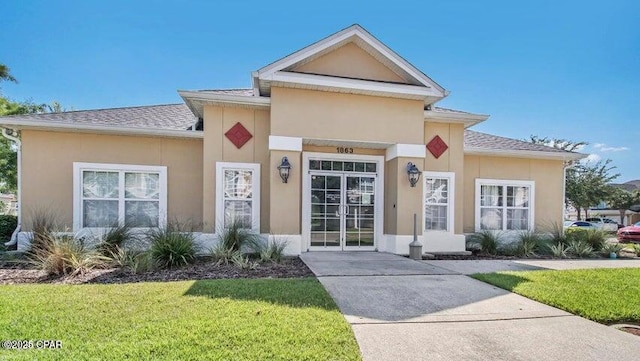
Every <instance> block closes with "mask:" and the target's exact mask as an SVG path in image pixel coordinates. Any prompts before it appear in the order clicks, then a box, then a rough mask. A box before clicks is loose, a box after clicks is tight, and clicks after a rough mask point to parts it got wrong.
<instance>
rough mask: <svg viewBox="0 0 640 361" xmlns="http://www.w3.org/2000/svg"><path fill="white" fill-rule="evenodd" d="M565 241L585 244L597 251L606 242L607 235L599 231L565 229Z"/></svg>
mask: <svg viewBox="0 0 640 361" xmlns="http://www.w3.org/2000/svg"><path fill="white" fill-rule="evenodd" d="M566 234H567V240H568V242H571V241H580V242H585V243H587V244H589V245H590V246H591V248H593V250H595V251H599V250H600V249H602V246H604V244H605V242H606V241H607V233H606V232H604V231H602V230H600V229H579V228H569V229H567V232H566Z"/></svg>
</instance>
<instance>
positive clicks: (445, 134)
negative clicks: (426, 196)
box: [422, 122, 465, 234]
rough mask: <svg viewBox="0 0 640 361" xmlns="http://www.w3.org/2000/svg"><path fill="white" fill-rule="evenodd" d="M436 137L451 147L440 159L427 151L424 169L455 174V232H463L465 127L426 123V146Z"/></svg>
mask: <svg viewBox="0 0 640 361" xmlns="http://www.w3.org/2000/svg"><path fill="white" fill-rule="evenodd" d="M436 135H438V136H440V138H442V140H443V141H444V142H445V143H446V144H447V146H448V147H449V148H448V149H447V150H446V151H445V152H444V153H443V154H442V155H441V156H440V157H439V158H436V157H434V156H433V154H431V152H429V150H427V157H426V158H425V159H424V165H423V168H422V169H424V170H425V171H433V172H452V173H455V195H454V196H455V198H454V201H455V207H454V211H455V213H454V227H453V228H454V232H455V233H457V234H460V233H462V231H463V217H464V212H463V209H464V206H465V203H464V200H465V198H464V191H465V189H464V125H462V124H455V123H434V122H425V123H424V144H425V145H426V144H428V143H429V142H430V141H431V140H432V139H433V138H434V137H435V136H436Z"/></svg>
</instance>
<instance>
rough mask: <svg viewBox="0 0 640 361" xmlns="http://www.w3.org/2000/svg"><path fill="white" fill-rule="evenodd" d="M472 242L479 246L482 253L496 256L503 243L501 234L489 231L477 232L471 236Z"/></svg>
mask: <svg viewBox="0 0 640 361" xmlns="http://www.w3.org/2000/svg"><path fill="white" fill-rule="evenodd" d="M470 241H471V243H472V244H475V245H477V246H478V247H479V248H480V251H481V252H482V253H486V254H490V255H495V254H496V253H497V251H498V246H499V244H500V241H501V234H500V233H494V232H492V231H489V230H484V231H482V232H477V233H474V234H472V235H471V238H470Z"/></svg>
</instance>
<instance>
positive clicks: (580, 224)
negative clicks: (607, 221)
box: [564, 221, 598, 229]
mask: <svg viewBox="0 0 640 361" xmlns="http://www.w3.org/2000/svg"><path fill="white" fill-rule="evenodd" d="M569 228H572V229H573V228H580V229H598V227H597V226H596V225H594V224H593V223H591V222H585V221H564V229H569Z"/></svg>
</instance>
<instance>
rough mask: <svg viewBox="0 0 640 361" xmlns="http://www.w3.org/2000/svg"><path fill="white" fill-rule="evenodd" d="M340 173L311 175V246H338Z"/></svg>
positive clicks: (340, 215)
mask: <svg viewBox="0 0 640 361" xmlns="http://www.w3.org/2000/svg"><path fill="white" fill-rule="evenodd" d="M341 204H342V176H341V175H322V174H312V175H311V246H312V247H336V248H339V247H341V246H342V245H341V244H340V239H341V237H340V234H341V229H342V227H341V223H342V214H341V212H340V211H341Z"/></svg>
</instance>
